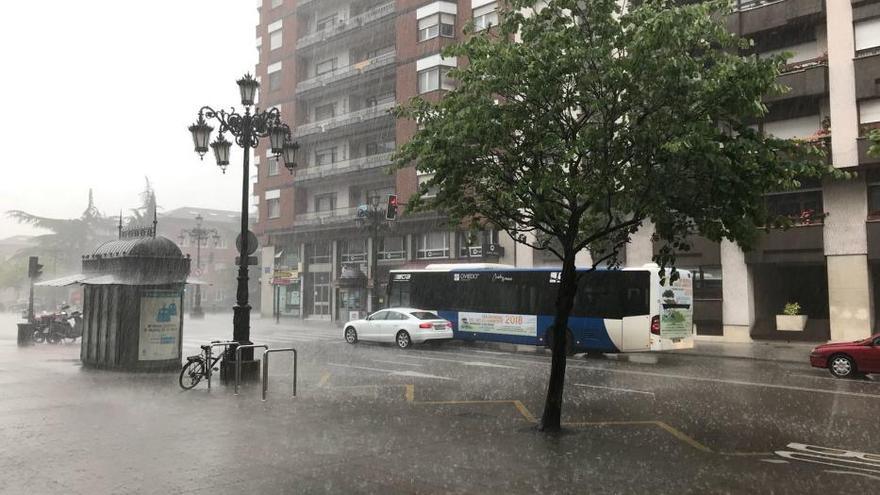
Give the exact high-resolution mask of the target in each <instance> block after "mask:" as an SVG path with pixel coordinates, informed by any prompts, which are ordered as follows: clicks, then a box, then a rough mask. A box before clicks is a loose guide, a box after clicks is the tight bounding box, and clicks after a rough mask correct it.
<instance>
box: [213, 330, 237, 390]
mask: <svg viewBox="0 0 880 495" xmlns="http://www.w3.org/2000/svg"><path fill="white" fill-rule="evenodd" d="M232 345H238V342H235V341H233V340H226V341H223V342H211V346H210V347H208V349H207V350H206V351H205V357H206V358H207V361H206V362H205V366H207V367H208V369H207V370H206V373H207V374H208V377H207V378H208V390H211V375H213V374H214V366H213V365H212V364H211V358H212V357H213V349H214V348H215V347H223V348H224V349H227V348H229V346H232ZM224 352H226V351H225V350H224Z"/></svg>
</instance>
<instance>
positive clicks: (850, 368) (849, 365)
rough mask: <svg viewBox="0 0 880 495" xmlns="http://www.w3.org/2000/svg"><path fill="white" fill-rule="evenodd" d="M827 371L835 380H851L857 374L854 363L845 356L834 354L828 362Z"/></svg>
mask: <svg viewBox="0 0 880 495" xmlns="http://www.w3.org/2000/svg"><path fill="white" fill-rule="evenodd" d="M828 370H829V371H831V374H832V375H834V376H835V377H837V378H851V377H853V376H855V375H856V374H857V372H856V363H855V362H853V360H852V358H851V357H849V356H847V355H846V354H835V355H833V356H831V359H829V360H828Z"/></svg>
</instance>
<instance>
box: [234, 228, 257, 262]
mask: <svg viewBox="0 0 880 495" xmlns="http://www.w3.org/2000/svg"><path fill="white" fill-rule="evenodd" d="M247 235H248V238H247V244H248V245H247V247H248V252H247V253H246V254H247V255H248V256H250V255H252V254H254V253H256V252H257V249H258V248H259V247H260V243H259V242H258V241H257V236H256V235H254V233H253V232H251V231H250V230H248V233H247ZM235 249H236V250H238V252H239V253H241V234H238V236H236V237H235Z"/></svg>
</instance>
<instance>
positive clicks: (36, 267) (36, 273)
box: [28, 256, 43, 279]
mask: <svg viewBox="0 0 880 495" xmlns="http://www.w3.org/2000/svg"><path fill="white" fill-rule="evenodd" d="M39 261H40V258H38V257H37V256H31V257H30V258H28V278H31V279H37V278H40V276H41V275H43V265H41V264H40V263H39Z"/></svg>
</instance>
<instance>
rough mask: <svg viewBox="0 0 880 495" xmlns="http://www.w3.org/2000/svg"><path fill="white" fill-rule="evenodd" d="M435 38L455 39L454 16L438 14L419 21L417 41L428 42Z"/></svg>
mask: <svg viewBox="0 0 880 495" xmlns="http://www.w3.org/2000/svg"><path fill="white" fill-rule="evenodd" d="M437 36H443V37H444V38H453V37H455V16H454V15H452V14H444V13H439V14H434V15H431V16H428V17H425V18H424V19H419V41H425V40H430V39H433V38H436V37H437Z"/></svg>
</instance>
